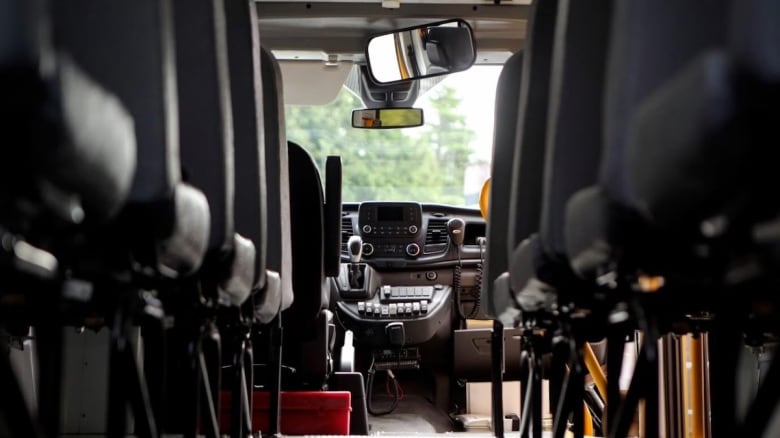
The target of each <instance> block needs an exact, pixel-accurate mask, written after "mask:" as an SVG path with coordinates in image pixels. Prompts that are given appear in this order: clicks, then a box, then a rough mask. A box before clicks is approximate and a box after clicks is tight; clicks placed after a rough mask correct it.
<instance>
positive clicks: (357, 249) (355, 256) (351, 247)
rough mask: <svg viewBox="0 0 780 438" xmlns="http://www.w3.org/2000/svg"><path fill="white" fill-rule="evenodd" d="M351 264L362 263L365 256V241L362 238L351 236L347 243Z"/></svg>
mask: <svg viewBox="0 0 780 438" xmlns="http://www.w3.org/2000/svg"><path fill="white" fill-rule="evenodd" d="M347 251H349V261H350V263H360V258H361V257H362V256H363V239H362V238H361V237H360V236H351V237H350V238H349V240H348V241H347Z"/></svg>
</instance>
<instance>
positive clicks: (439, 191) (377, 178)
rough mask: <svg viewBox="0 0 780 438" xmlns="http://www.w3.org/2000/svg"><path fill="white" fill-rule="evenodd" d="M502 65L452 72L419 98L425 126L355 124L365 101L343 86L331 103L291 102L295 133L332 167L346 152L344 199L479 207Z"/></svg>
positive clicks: (291, 135) (291, 133) (290, 127)
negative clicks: (354, 112) (335, 158)
mask: <svg viewBox="0 0 780 438" xmlns="http://www.w3.org/2000/svg"><path fill="white" fill-rule="evenodd" d="M500 72H501V67H500V66H474V67H472V68H471V69H469V70H467V71H464V72H461V73H456V74H452V75H450V76H447V77H446V78H445V79H444V80H443V81H442V82H440V83H439V84H438V85H436V86H435V87H434V88H433V89H431V90H429V91H428V92H427V93H426V94H425V95H423V96H421V97H420V98H418V99H417V102H416V103H415V106H416V107H421V108H423V109H424V111H425V125H424V126H421V127H417V128H406V129H378V130H370V129H355V128H352V126H351V114H352V110H353V109H356V108H361V107H362V103H361V102H360V99H359V98H357V97H356V96H354V95H353V94H352V93H351V92H350V91H349V90H348V89H347V88H346V87H343V88H342V89H341V91H340V92H339V94H338V96H337V97H336V99H335V100H334V101H333V102H331V103H330V104H328V105H324V106H296V105H287V108H286V117H287V138H288V139H289V140H291V141H294V142H296V143H298V144H300V145H301V146H303V147H304V148H306V149H307V150H308V151H309V152H310V153H311V154H312V155H313V156H314V159H315V161H316V162H317V164H318V166H320V169H324V163H325V158H326V157H327V156H328V155H339V156H341V160H342V164H343V200H344V202H360V201H416V202H432V203H441V204H450V205H457V206H470V207H476V206H477V204H478V202H479V193H480V190H481V189H482V185H483V183H484V182H485V180H486V179H487V178H488V177H489V176H490V159H491V150H492V144H493V116H494V111H495V110H494V100H495V95H496V81H497V80H498V75H499V73H500Z"/></svg>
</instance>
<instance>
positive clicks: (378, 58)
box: [366, 19, 477, 84]
mask: <svg viewBox="0 0 780 438" xmlns="http://www.w3.org/2000/svg"><path fill="white" fill-rule="evenodd" d="M366 52H367V54H366V60H367V63H368V70H369V72H370V73H371V76H372V77H373V79H374V80H375V81H376V82H378V83H382V84H384V83H388V82H398V81H408V80H413V79H421V78H427V77H431V76H439V75H445V74H449V73H455V72H459V71H463V70H466V69H468V68H469V67H471V66H472V65H473V64H474V60H475V59H476V56H477V51H476V46H475V43H474V36H473V33H472V31H471V27H470V26H469V24H468V23H466V22H465V21H463V20H460V19H456V20H448V21H441V22H438V23H431V24H426V25H423V26H418V27H412V28H407V29H401V30H398V31H393V32H390V33H385V34H378V35H374V36H372V37H371V38H369V39H368V45H367V50H366Z"/></svg>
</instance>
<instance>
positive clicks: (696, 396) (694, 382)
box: [690, 335, 707, 438]
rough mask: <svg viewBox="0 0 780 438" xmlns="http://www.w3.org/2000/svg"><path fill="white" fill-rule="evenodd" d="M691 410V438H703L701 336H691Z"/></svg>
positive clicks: (702, 359)
mask: <svg viewBox="0 0 780 438" xmlns="http://www.w3.org/2000/svg"><path fill="white" fill-rule="evenodd" d="M690 339H691V342H690V345H691V409H692V410H693V418H692V422H693V437H694V438H704V436H705V432H704V430H705V427H704V423H705V421H706V418H707V413H706V412H705V409H704V357H703V356H704V351H703V349H702V342H701V335H691V336H690Z"/></svg>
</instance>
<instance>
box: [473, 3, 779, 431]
mask: <svg viewBox="0 0 780 438" xmlns="http://www.w3.org/2000/svg"><path fill="white" fill-rule="evenodd" d="M532 10H533V12H532V17H531V23H530V27H529V37H528V39H527V43H526V48H525V49H524V51H523V53H522V54H517V55H515V56H514V57H513V58H511V59H510V60H509V61H508V63H507V65H506V67H505V71H504V72H503V73H502V77H501V79H500V81H499V91H498V94H497V106H496V114H497V117H496V134H495V139H494V140H495V143H494V156H493V170H492V178H493V182H492V187H493V192H492V194H491V201H490V212H489V224H488V243H489V248H488V262H487V272H486V278H487V279H488V281H486V282H485V287H484V289H483V302H485V303H486V308H487V311H488V314H490V315H491V316H492V317H494V318H496V319H497V320H498V322H497V323H496V329H499V328H501V327H502V324H506V325H517V324H520V325H522V326H523V327H525V328H526V332H527V333H528V335H527V338H526V340H525V341H524V342H525V343H526V345H527V346H528V347H527V349H528V359H527V360H529V361H530V365H529V366H530V367H531V368H534V367H535V368H536V376H538V375H539V374H540V373H541V369H540V367H541V363H540V360H539V357H540V356H541V355H543V354H547V353H550V352H553V351H554V350H555V348H556V347H555V345H554V340H553V339H554V337H556V336H559V335H560V336H561V337H562V338H564V339H567V341H566V342H567V343H568V344H569V345H570V346H571V348H568V347H566V348H564V351H565V354H566V355H567V357H568V359H565V360H564V362H566V361H568V366H569V370H570V371H569V372H568V374H567V375H566V376H565V377H564V376H563V375H561V376H558V378H557V379H553V382H552V385H553V386H552V389H551V392H552V395H551V398H552V401H553V405H552V406H557V409H556V415H557V416H556V419H555V426H554V427H555V434H556V436H562V434H563V432H564V430H565V428H566V423H567V421H568V419H569V418H570V415H574V417H573V418H574V420H575V425H576V428H575V432H577V435H580V436H581V434H582V431H583V429H582V422H583V418H582V409H581V408H579V407H577V406H578V405H576V403H575V401H576V400H582V388H583V380H582V379H583V377H584V366H583V364H582V354H583V353H582V347H583V345H584V343H585V341H586V340H590V339H600V338H603V337H607V338H608V339H609V340H610V341H612V342H608V344H609V345H610V346H612V348H610V351H612V352H613V353H614V352H617V351H619V352H620V353H617V354H610V355H609V357H610V358H611V359H609V363H608V366H607V368H608V369H610V370H613V369H620V362H619V361H620V360H621V358H622V351H623V350H622V343H623V340H624V339H625V336H626V333H627V332H628V331H629V330H633V329H634V328H639V329H641V330H642V331H643V332H644V334H645V336H646V341H645V342H644V343H643V351H642V356H641V357H640V364H641V365H638V367H637V371H636V372H635V375H634V376H635V378H634V382H633V383H632V388H631V390H630V391H629V395H628V396H627V397H626V399H625V400H624V402H623V403H621V402H620V400H621V396H620V394H619V392H618V389H619V388H618V386H617V379H609V383H610V389H609V394H603V396H604V397H605V398H607V399H608V400H610V403H609V405H608V411H609V412H608V414H607V418H608V419H609V420H611V421H610V422H609V431H608V432H609V436H625V435H626V434H627V433H628V427H629V426H630V424H631V421H632V419H633V412H634V411H633V408H635V407H636V403H637V402H638V400H639V398H645V399H646V401H647V406H657V404H658V403H657V396H658V395H657V394H658V391H657V388H658V386H657V379H658V377H657V373H656V372H654V370H655V367H656V366H657V352H656V351H655V348H656V347H655V345H656V343H655V342H654V341H655V340H656V339H658V337H659V335H660V334H661V333H665V332H667V331H670V330H693V331H697V330H712V331H714V332H715V333H716V334H717V335H718V336H715V338H714V339H715V343H716V344H717V346H716V347H714V348H713V351H715V352H716V355H715V356H714V357H713V359H712V363H713V364H714V365H713V370H715V371H713V372H714V373H715V374H713V375H714V376H717V377H719V379H715V378H713V380H712V381H717V382H723V383H722V384H719V385H717V388H715V387H714V388H713V400H714V407H713V421H714V422H717V426H715V425H714V426H713V430H718V431H719V432H722V431H726V432H725V433H729V432H731V431H735V430H736V429H735V428H736V427H737V424H739V422H738V421H737V419H736V417H735V409H734V406H735V405H734V388H733V386H734V385H733V384H731V383H729V382H734V374H733V373H734V371H733V370H734V369H735V368H736V357H737V354H736V349H735V348H736V344H737V343H738V340H739V336H740V330H747V329H749V327H746V326H745V325H744V324H742V323H735V322H739V321H744V320H746V319H750V318H755V315H753V314H751V313H750V310H749V309H750V306H751V304H753V305H755V303H756V302H757V301H761V300H768V301H770V302H772V301H774V299H773V298H772V297H771V294H770V296H769V297H767V296H766V293H765V292H766V290H767V289H768V288H771V287H773V286H775V285H776V280H777V278H776V276H775V275H774V271H775V270H776V266H777V259H776V257H774V250H773V248H774V247H775V246H776V239H775V238H774V235H773V234H772V233H771V232H769V231H768V229H769V228H771V225H772V224H774V221H775V220H776V218H777V215H778V213H780V211H779V207H780V206H779V205H778V204H777V202H776V201H775V199H774V198H775V197H774V196H773V194H772V193H771V191H772V188H773V187H776V182H775V178H776V176H775V175H776V172H774V171H773V170H772V167H773V166H774V165H775V163H777V162H778V160H777V159H778V155H777V154H778V151H777V148H774V147H772V146H769V145H770V144H771V145H774V144H777V141H778V137H777V132H776V130H775V129H774V128H773V126H774V123H776V122H777V121H780V120H779V119H778V114H780V113H779V112H778V103H779V102H780V100H778V94H777V93H778V85H780V82H779V81H778V80H779V79H780V75H778V73H780V70H779V69H778V62H777V54H778V53H780V51H779V50H778V42H779V41H780V38H777V36H778V35H777V29H776V26H774V25H772V24H770V23H771V22H773V21H774V22H777V20H778V19H779V18H780V16H779V15H778V13H780V10H779V9H778V7H777V4H776V2H771V1H763V0H751V1H739V2H736V1H734V2H730V1H721V0H716V1H710V2H706V5H705V4H702V3H701V2H687V1H673V2H672V1H669V2H667V1H654V2H645V1H631V0H628V1H619V2H611V1H599V2H589V3H588V4H587V5H586V4H580V3H578V2H573V1H568V0H539V1H537V2H535V4H534V5H533V8H532ZM502 242H508V246H507V247H504V246H503V245H502ZM491 243H493V244H491ZM735 304H739V306H738V307H735ZM770 313H771V312H770ZM713 314H714V315H715V319H714V323H713V325H709V324H706V323H704V325H702V324H703V323H702V320H707V319H709V317H706V318H700V316H701V315H713ZM774 318H775V319H773V320H776V317H774ZM732 323H734V324H732ZM680 325H682V327H683V328H682V329H680V328H679V327H680ZM770 325H772V324H770ZM718 327H720V331H718ZM762 328H764V327H763V326H762ZM540 329H543V330H540ZM759 330H760V329H759ZM540 337H541V338H543V339H539V338H540ZM616 344H618V346H619V347H620V348H619V349H618V348H614V346H615V345H616ZM495 359H496V358H495V357H494V360H495ZM732 365H733V366H732ZM560 372H561V373H565V368H561V369H560ZM526 383H528V385H526V387H527V388H528V391H529V392H527V394H528V395H531V396H535V395H536V394H538V392H539V389H540V388H539V386H538V385H539V377H534V378H532V379H531V380H529V381H528V382H526ZM499 400H500V397H499ZM654 401H655V402H654ZM764 401H765V400H764ZM762 403H763V402H762ZM758 405H760V403H759V401H758V400H757V401H756V406H758ZM771 406H774V403H771ZM657 415H658V412H657V410H654V409H648V417H647V420H646V421H645V424H646V428H647V429H646V435H647V436H657V435H658V429H657V428H658V421H657V420H658V417H657ZM768 416H769V415H766V416H765V417H767V418H762V420H761V421H759V422H755V421H753V422H748V421H745V422H744V423H742V426H741V427H743V431H749V432H748V433H747V435H749V436H756V435H757V434H760V433H761V432H762V431H763V427H764V426H765V425H766V422H767V421H768ZM748 418H749V419H751V420H753V419H754V418H753V417H751V416H748ZM526 420H527V421H525V422H524V425H529V426H531V425H532V424H533V427H532V429H533V432H534V435H535V436H539V435H537V434H540V433H541V416H540V414H538V413H537V414H536V416H535V418H528V419H526Z"/></svg>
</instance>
